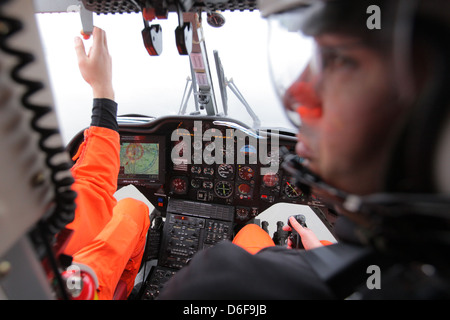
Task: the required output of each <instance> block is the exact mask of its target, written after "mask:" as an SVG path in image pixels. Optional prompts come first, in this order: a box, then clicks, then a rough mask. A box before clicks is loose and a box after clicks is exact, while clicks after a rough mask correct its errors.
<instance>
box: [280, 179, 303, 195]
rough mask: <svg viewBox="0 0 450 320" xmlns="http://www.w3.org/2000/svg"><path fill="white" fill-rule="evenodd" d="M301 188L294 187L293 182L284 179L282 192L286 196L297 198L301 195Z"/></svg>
mask: <svg viewBox="0 0 450 320" xmlns="http://www.w3.org/2000/svg"><path fill="white" fill-rule="evenodd" d="M302 193H303V192H302V190H300V188H298V187H296V186H295V185H294V184H292V183H290V182H289V181H286V185H285V186H284V194H285V195H286V196H288V198H298V197H300V196H301V195H302Z"/></svg>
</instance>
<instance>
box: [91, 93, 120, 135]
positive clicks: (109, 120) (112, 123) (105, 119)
mask: <svg viewBox="0 0 450 320" xmlns="http://www.w3.org/2000/svg"><path fill="white" fill-rule="evenodd" d="M91 126H95V127H104V128H108V129H112V130H115V131H119V126H118V124H117V103H116V102H115V101H113V100H110V99H94V106H93V108H92V117H91Z"/></svg>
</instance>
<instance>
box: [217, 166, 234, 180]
mask: <svg viewBox="0 0 450 320" xmlns="http://www.w3.org/2000/svg"><path fill="white" fill-rule="evenodd" d="M217 173H218V175H219V176H220V177H222V178H224V179H228V178H230V177H231V176H233V173H234V169H233V166H232V165H231V164H226V163H222V164H221V165H220V166H219V167H218V168H217Z"/></svg>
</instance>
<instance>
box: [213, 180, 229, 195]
mask: <svg viewBox="0 0 450 320" xmlns="http://www.w3.org/2000/svg"><path fill="white" fill-rule="evenodd" d="M214 192H215V194H216V195H217V196H218V197H219V198H229V197H230V196H231V195H232V194H233V185H232V184H231V183H230V182H228V181H219V182H217V183H216V185H215V186H214Z"/></svg>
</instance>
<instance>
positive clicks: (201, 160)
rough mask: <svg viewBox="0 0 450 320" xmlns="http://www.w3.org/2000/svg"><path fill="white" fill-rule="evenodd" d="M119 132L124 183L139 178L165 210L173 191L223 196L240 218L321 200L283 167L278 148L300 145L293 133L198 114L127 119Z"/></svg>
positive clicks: (193, 197) (182, 195)
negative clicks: (256, 128) (281, 204)
mask: <svg viewBox="0 0 450 320" xmlns="http://www.w3.org/2000/svg"><path fill="white" fill-rule="evenodd" d="M119 132H120V136H121V153H120V155H121V167H120V172H119V179H118V185H119V187H122V186H126V185H129V184H133V185H134V186H136V187H137V188H138V189H139V191H141V192H142V193H143V194H144V196H145V197H146V198H147V199H148V200H149V201H150V202H151V203H152V204H153V205H154V206H155V208H156V209H158V210H159V211H161V212H165V211H166V210H167V205H168V202H169V200H170V199H172V200H173V199H182V200H189V201H194V202H200V203H210V204H221V205H227V206H232V207H233V211H234V217H233V218H234V221H235V222H236V223H238V224H240V223H246V222H248V221H249V220H251V219H253V218H254V217H256V216H258V214H259V213H261V212H262V211H264V210H265V209H267V208H268V207H270V206H271V205H272V204H274V203H278V202H288V203H297V204H305V205H312V206H316V205H321V203H320V201H319V200H318V199H316V198H315V197H314V196H306V195H305V194H304V193H303V192H302V191H301V190H300V189H298V188H297V187H296V186H295V185H294V183H293V181H292V179H291V177H290V176H289V175H288V174H287V173H286V172H285V171H284V170H283V169H282V168H281V163H282V159H281V157H280V156H279V148H280V147H282V146H284V147H286V148H288V149H289V150H291V151H293V150H294V148H295V143H296V138H295V136H293V135H292V134H283V133H281V132H278V131H276V130H271V131H270V130H267V131H266V130H259V131H258V132H255V131H253V130H251V129H250V128H248V127H247V126H245V125H244V124H242V123H239V122H237V121H233V120H230V119H229V118H219V117H214V118H211V117H192V116H185V117H180V116H176V117H164V118H160V119H157V120H154V121H152V122H150V123H148V124H140V125H121V126H120V131H119Z"/></svg>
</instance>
